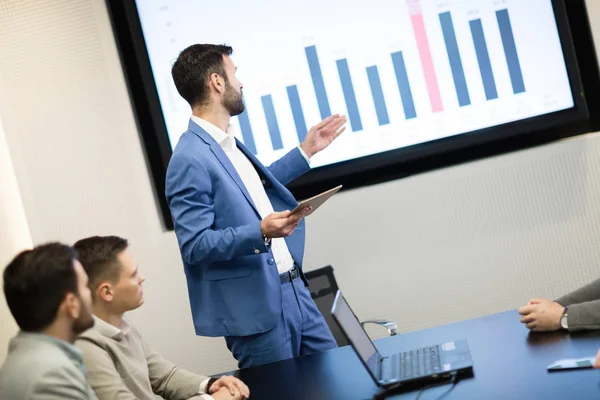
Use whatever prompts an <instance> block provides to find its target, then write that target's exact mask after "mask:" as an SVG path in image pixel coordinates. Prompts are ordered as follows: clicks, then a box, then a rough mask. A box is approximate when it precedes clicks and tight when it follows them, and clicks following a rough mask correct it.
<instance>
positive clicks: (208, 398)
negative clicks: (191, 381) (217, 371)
mask: <svg viewBox="0 0 600 400" xmlns="http://www.w3.org/2000/svg"><path fill="white" fill-rule="evenodd" d="M200 398H201V399H202V400H215V398H214V397H212V396H211V395H210V394H203V395H202V396H200Z"/></svg>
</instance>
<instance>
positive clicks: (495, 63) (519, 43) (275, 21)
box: [138, 0, 573, 167]
mask: <svg viewBox="0 0 600 400" xmlns="http://www.w3.org/2000/svg"><path fill="white" fill-rule="evenodd" d="M374 1H375V2H376V4H374V6H373V7H371V6H367V5H365V4H363V3H359V2H357V3H356V4H349V3H348V2H347V1H346V2H344V1H342V0H329V1H326V2H322V1H319V0H305V1H304V2H303V3H302V5H300V4H298V5H297V6H296V7H286V5H285V4H276V5H274V4H273V3H271V2H269V1H267V0H258V1H257V2H255V3H253V4H252V5H249V4H246V3H243V2H241V1H239V2H236V1H234V3H235V4H234V7H232V10H233V11H232V13H233V14H235V16H238V17H239V19H236V21H238V24H236V26H235V27H234V28H232V27H228V29H226V30H224V29H222V27H221V26H219V23H218V21H205V22H206V24H205V26H203V27H202V29H201V28H199V27H198V24H197V23H196V21H195V19H194V15H199V14H201V13H206V12H207V10H208V9H209V8H210V6H207V5H204V6H202V7H201V6H199V5H197V4H194V3H196V2H185V1H183V0H175V1H174V2H172V3H170V4H171V5H170V9H171V10H172V15H170V16H168V18H169V20H177V21H178V26H179V27H178V29H177V32H176V33H174V34H173V38H174V39H173V38H172V39H171V40H170V41H169V42H168V43H167V41H166V40H163V39H161V38H160V35H161V32H160V31H158V30H156V29H155V30H153V31H150V29H151V28H152V26H151V25H148V27H147V28H146V27H145V26H144V19H143V16H144V13H148V14H152V12H153V11H152V8H151V7H150V6H148V8H147V9H146V10H145V11H144V10H142V11H141V13H140V15H141V16H142V25H143V29H144V32H145V36H146V42H147V44H148V47H149V54H150V56H151V63H152V65H153V72H154V73H155V75H160V74H164V73H168V65H165V59H170V60H173V59H174V58H175V57H176V56H177V52H178V51H180V50H181V49H182V48H183V47H185V46H186V45H188V44H192V43H195V42H197V41H198V40H199V39H198V38H199V37H201V38H202V41H204V42H212V43H223V42H225V43H227V44H230V45H232V46H233V48H234V54H233V55H232V59H233V61H234V63H235V64H236V66H237V67H238V73H237V76H238V78H239V79H240V80H241V81H242V83H243V84H244V87H243V89H242V91H243V96H244V102H245V105H246V110H245V111H244V113H242V114H241V115H239V116H237V117H236V118H233V119H232V124H233V125H234V126H235V128H236V129H237V134H236V135H237V137H238V139H239V140H240V142H242V143H243V144H244V145H245V146H246V147H247V148H248V149H249V150H250V151H251V152H252V153H254V154H256V155H257V157H258V158H259V159H261V161H263V162H264V163H266V164H269V163H271V162H273V161H275V160H276V159H278V158H279V157H281V156H282V155H283V154H285V153H286V152H287V151H289V150H291V149H292V148H294V147H295V146H298V144H299V143H301V142H302V141H303V140H304V139H305V137H306V134H307V132H308V131H309V129H310V127H311V126H314V125H315V124H317V123H318V122H320V121H321V120H322V119H324V118H326V117H327V116H329V115H332V114H333V113H340V114H345V115H347V117H348V123H347V129H346V132H345V133H344V135H342V136H341V137H340V138H339V139H338V140H336V142H334V144H333V145H332V146H331V148H330V149H328V150H327V151H326V152H323V153H322V154H318V155H316V156H315V157H314V158H313V160H312V162H311V164H312V166H313V167H318V166H324V165H330V164H333V163H336V162H340V161H345V160H349V159H353V158H357V157H363V156H366V155H370V154H376V153H379V152H383V151H387V150H391V149H397V148H401V147H405V146H411V145H413V144H418V143H424V142H427V141H431V140H436V139H440V138H444V137H448V136H452V135H457V134H461V133H464V132H470V131H473V130H477V129H481V128H486V127H489V126H494V125H499V124H503V123H506V122H511V121H516V120H520V119H525V118H529V117H532V116H536V115H541V114H545V113H550V112H554V111H557V110H561V109H566V108H569V107H572V106H573V98H572V95H571V93H570V84H569V81H568V75H567V73H566V66H565V64H564V57H563V55H562V48H561V44H560V40H559V37H558V32H557V28H556V21H555V18H554V13H553V9H552V3H551V1H550V0H529V1H527V2H523V1H517V0H461V1H458V0H456V1H453V0H435V1H434V0H404V1H402V0H394V1H392V0H374ZM138 2H139V3H140V4H141V0H139V1H138ZM207 7H208V8H207ZM215 7H216V6H215ZM381 10H385V12H381ZM215 11H216V9H215ZM332 15H336V16H338V18H335V20H334V21H333V22H332V17H331V16H332ZM152 17H153V18H154V20H156V15H152ZM164 18H167V17H166V16H165V17H164ZM149 19H150V17H148V20H149ZM308 20H310V21H311V24H309V25H306V24H305V23H303V21H308ZM170 26H173V24H171V25H170ZM146 29H148V35H146ZM275 32H277V33H275ZM163 36H164V34H163ZM155 64H156V65H157V67H156V68H155V67H154V65H155ZM550 66H551V67H550ZM161 68H162V70H161ZM163 81H164V80H163ZM548 82H551V84H549V83H548ZM157 83H160V85H158V86H159V96H160V97H161V103H165V104H163V111H164V112H165V117H166V120H167V126H168V131H169V135H170V137H171V142H172V144H173V145H175V143H176V142H177V138H178V135H180V134H181V132H182V131H184V130H185V126H184V122H185V121H186V120H187V118H189V107H186V105H185V104H184V103H182V102H181V100H178V101H179V103H178V104H176V105H174V104H169V107H168V108H167V107H166V106H165V105H166V103H173V100H172V99H173V98H176V97H177V95H176V94H175V95H174V94H173V93H174V89H173V87H161V86H164V85H163V84H162V83H161V81H158V80H157ZM174 109H176V111H172V110H174ZM169 110H171V111H169ZM182 121H183V122H182Z"/></svg>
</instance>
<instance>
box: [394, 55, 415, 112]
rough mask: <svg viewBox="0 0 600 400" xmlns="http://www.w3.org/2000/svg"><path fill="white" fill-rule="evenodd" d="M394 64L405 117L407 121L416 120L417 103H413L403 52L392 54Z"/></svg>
mask: <svg viewBox="0 0 600 400" xmlns="http://www.w3.org/2000/svg"><path fill="white" fill-rule="evenodd" d="M392 64H394V72H395V73H396V81H398V89H399V90H400V98H401V99H402V106H403V107H404V117H405V118H406V119H411V118H415V117H416V116H417V111H416V110H415V102H414V101H413V96H412V91H411V89H410V82H409V81H408V73H407V72H406V64H405V63H404V56H403V55H402V52H401V51H398V52H396V53H392Z"/></svg>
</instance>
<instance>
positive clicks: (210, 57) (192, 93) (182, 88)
mask: <svg viewBox="0 0 600 400" xmlns="http://www.w3.org/2000/svg"><path fill="white" fill-rule="evenodd" d="M231 53H233V49H232V48H231V47H230V46H226V45H218V44H193V45H191V46H189V47H188V48H186V49H185V50H183V51H182V52H181V53H180V54H179V57H177V60H176V61H175V64H173V68H172V69H171V75H172V76H173V81H174V82H175V87H176V88H177V91H178V92H179V94H180V95H181V97H183V98H184V99H185V100H186V101H187V102H188V103H189V104H190V106H192V107H194V106H195V105H197V104H200V105H202V104H205V103H206V102H207V101H208V95H209V93H210V92H209V86H208V82H209V78H210V76H211V75H212V74H214V73H217V74H219V75H220V76H222V77H223V79H225V82H227V74H226V73H225V67H224V66H223V56H230V55H231Z"/></svg>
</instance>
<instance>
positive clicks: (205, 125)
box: [192, 116, 309, 274]
mask: <svg viewBox="0 0 600 400" xmlns="http://www.w3.org/2000/svg"><path fill="white" fill-rule="evenodd" d="M192 121H194V122H195V123H196V124H198V125H199V126H200V127H201V128H202V129H204V130H205V131H206V132H207V133H208V134H209V135H210V136H211V137H212V138H213V139H214V140H215V141H216V142H217V143H218V144H219V146H221V148H222V149H223V151H224V152H225V154H226V155H227V157H229V161H231V164H233V167H234V168H235V170H236V171H237V173H238V175H239V176H240V178H241V179H242V182H243V183H244V186H246V190H248V193H249V194H250V197H251V198H252V201H253V202H254V204H255V205H256V208H257V209H258V213H259V214H260V216H261V218H265V217H266V216H267V215H269V214H271V213H272V212H274V210H273V205H272V204H271V200H269V197H268V196H267V192H266V191H265V188H264V186H263V184H262V182H261V180H260V176H259V175H258V173H257V172H256V170H255V169H254V166H253V165H252V163H251V162H250V160H249V159H248V158H247V157H246V156H245V155H244V153H242V151H241V150H240V149H239V148H238V147H237V145H236V142H235V127H234V126H232V125H229V127H228V128H227V132H223V131H222V130H221V129H220V128H218V127H216V126H215V125H213V124H211V123H210V122H208V121H206V120H203V119H202V118H199V117H196V116H192ZM300 153H301V154H302V156H303V157H304V158H305V159H306V161H307V162H309V159H308V157H307V156H306V154H305V153H304V151H302V149H301V148H300ZM271 251H272V252H273V257H274V258H275V263H276V264H277V271H278V272H279V273H280V274H281V273H284V272H286V271H289V270H290V269H292V267H293V266H294V259H293V258H292V255H291V254H290V250H289V249H288V247H287V244H286V242H285V239H284V238H273V239H272V240H271Z"/></svg>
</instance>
